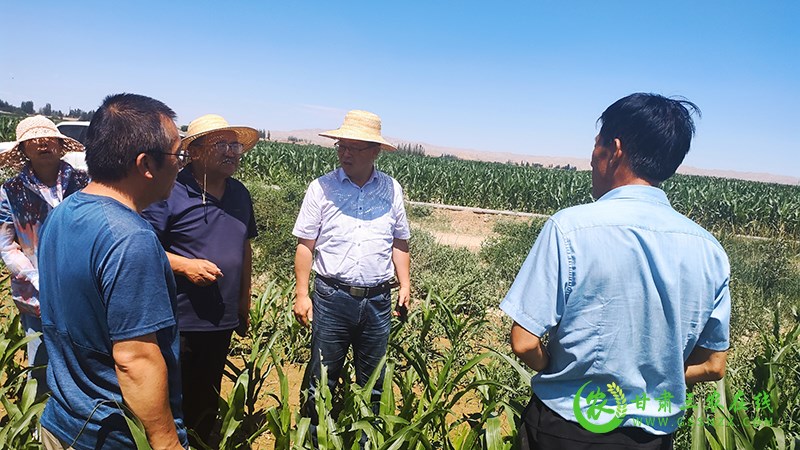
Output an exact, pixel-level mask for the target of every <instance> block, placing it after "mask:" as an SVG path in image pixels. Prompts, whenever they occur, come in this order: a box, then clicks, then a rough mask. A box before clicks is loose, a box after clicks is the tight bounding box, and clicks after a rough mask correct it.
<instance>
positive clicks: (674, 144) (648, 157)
mask: <svg viewBox="0 0 800 450" xmlns="http://www.w3.org/2000/svg"><path fill="white" fill-rule="evenodd" d="M692 113H696V114H697V116H698V117H700V108H698V107H697V105H695V104H694V103H692V102H690V101H688V100H686V99H672V98H666V97H664V96H661V95H658V94H645V93H636V94H631V95H629V96H627V97H625V98H621V99H619V100H617V101H616V102H614V104H612V105H611V106H609V107H608V108H607V109H606V110H605V111H603V114H602V115H601V116H600V119H598V120H599V121H600V122H601V123H602V124H603V126H602V127H601V128H600V144H601V145H603V146H607V145H609V144H611V143H612V142H613V141H614V139H619V140H620V142H621V143H622V149H623V151H624V152H625V154H626V155H627V157H628V161H629V162H630V166H631V170H633V173H635V174H636V175H637V176H639V177H642V178H644V179H646V180H648V181H650V182H652V183H655V184H658V183H660V182H662V181H664V180H666V179H667V178H669V177H671V176H672V175H673V174H674V173H675V171H676V170H677V169H678V166H680V165H681V163H682V162H683V158H684V157H686V154H687V153H689V146H690V144H691V141H692V136H693V135H694V130H695V129H694V121H693V120H692Z"/></svg>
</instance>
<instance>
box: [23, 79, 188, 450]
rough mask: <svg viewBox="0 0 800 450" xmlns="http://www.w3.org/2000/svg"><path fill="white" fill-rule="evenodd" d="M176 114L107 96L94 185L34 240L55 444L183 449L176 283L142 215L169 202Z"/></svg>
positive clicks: (97, 125)
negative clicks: (140, 429) (141, 434)
mask: <svg viewBox="0 0 800 450" xmlns="http://www.w3.org/2000/svg"><path fill="white" fill-rule="evenodd" d="M174 117H175V113H174V112H173V111H172V110H171V109H170V108H169V107H167V106H166V105H165V104H163V103H161V102H160V101H158V100H155V99H152V98H149V97H144V96H141V95H135V94H118V95H112V96H109V97H107V98H106V99H105V100H104V102H103V104H102V105H101V106H100V108H98V110H97V112H96V113H95V115H94V117H93V118H92V122H91V124H90V125H89V130H88V136H87V141H86V163H87V165H88V167H89V174H90V175H91V177H92V181H91V183H89V184H88V185H87V186H86V188H84V189H83V190H81V191H78V192H76V193H74V194H72V195H70V196H69V197H68V198H66V199H65V200H64V201H63V202H61V204H60V205H59V206H58V207H57V208H55V209H53V211H52V212H51V213H50V215H49V216H48V218H47V221H46V222H45V224H44V225H43V226H42V229H41V232H40V243H39V255H38V256H39V268H40V277H41V281H40V286H41V308H42V328H43V329H44V340H45V343H46V344H47V353H48V356H49V357H50V363H49V364H48V366H47V381H48V386H49V387H50V389H51V390H52V392H53V394H52V396H51V397H50V399H49V400H48V402H47V406H46V407H45V410H44V413H43V414H42V419H41V424H42V442H43V444H44V447H45V448H46V449H48V450H50V449H68V448H75V449H80V450H83V449H100V448H103V449H121V448H134V447H135V446H136V443H135V441H134V437H133V435H132V433H131V430H130V428H129V427H128V425H127V423H126V419H128V418H130V417H131V414H133V415H135V416H136V417H137V418H138V419H139V420H140V421H141V424H142V425H143V426H144V430H145V433H146V436H147V440H148V441H149V443H150V445H151V446H152V448H158V449H171V450H177V449H181V448H185V447H186V446H188V444H189V442H188V440H187V438H186V429H185V427H184V426H183V419H182V418H181V417H182V413H181V404H180V398H181V386H180V375H179V374H180V367H179V364H178V345H179V342H178V329H177V323H176V317H175V309H176V303H175V278H174V277H173V275H172V270H171V268H170V266H169V261H168V260H167V256H166V255H165V254H164V250H163V249H162V248H161V244H160V243H159V242H158V239H157V237H156V235H155V233H154V232H153V228H152V227H151V226H150V224H148V223H147V222H146V221H145V220H143V219H142V218H141V217H140V216H139V214H138V212H139V211H141V210H142V209H144V208H145V207H146V206H147V205H149V204H150V203H152V202H154V201H158V200H162V199H165V198H167V196H168V195H169V193H170V191H171V190H172V185H173V184H174V183H175V177H176V176H177V174H178V169H179V168H180V166H181V164H182V163H183V162H184V161H185V160H186V155H185V154H184V152H181V151H180V150H179V148H178V147H179V146H180V135H179V133H178V128H177V127H176V126H175V122H174V121H173V119H174Z"/></svg>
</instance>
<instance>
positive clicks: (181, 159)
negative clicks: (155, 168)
mask: <svg viewBox="0 0 800 450" xmlns="http://www.w3.org/2000/svg"><path fill="white" fill-rule="evenodd" d="M147 153H160V154H162V155H175V159H177V160H178V166H180V167H183V166H185V165H187V164H189V162H191V160H192V158H191V156H189V152H187V151H186V150H178V151H177V152H175V153H171V152H157V151H151V152H147Z"/></svg>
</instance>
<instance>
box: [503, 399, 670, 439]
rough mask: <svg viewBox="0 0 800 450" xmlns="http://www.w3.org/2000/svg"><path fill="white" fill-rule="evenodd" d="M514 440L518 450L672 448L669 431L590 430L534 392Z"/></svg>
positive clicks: (632, 428) (630, 428)
mask: <svg viewBox="0 0 800 450" xmlns="http://www.w3.org/2000/svg"><path fill="white" fill-rule="evenodd" d="M517 440H518V443H519V448H520V449H521V450H583V449H586V450H589V449H600V450H627V449H641V450H672V435H671V434H669V435H666V436H663V435H662V436H658V435H654V434H650V433H648V432H646V431H644V430H642V429H641V428H634V427H620V428H617V429H615V430H613V431H610V432H608V433H604V434H596V433H592V432H591V431H588V430H586V429H584V428H583V427H582V426H580V425H579V424H578V423H577V422H572V421H569V420H566V419H564V418H562V417H561V416H559V415H558V414H557V413H556V412H555V411H553V410H552V409H550V408H548V407H547V406H546V405H545V404H544V403H542V401H541V400H539V397H537V396H536V395H534V396H533V398H531V402H530V403H529V404H528V406H527V407H526V408H525V411H524V412H523V413H522V423H520V426H519V434H518V435H517Z"/></svg>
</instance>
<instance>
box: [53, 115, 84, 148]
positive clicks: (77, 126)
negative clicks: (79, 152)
mask: <svg viewBox="0 0 800 450" xmlns="http://www.w3.org/2000/svg"><path fill="white" fill-rule="evenodd" d="M56 127H57V128H58V131H59V132H61V134H63V135H65V136H68V137H71V138H72V139H75V140H76V141H78V142H80V143H81V144H85V143H86V130H88V129H89V122H85V121H82V120H76V121H67V122H60V123H59V124H58V125H56Z"/></svg>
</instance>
